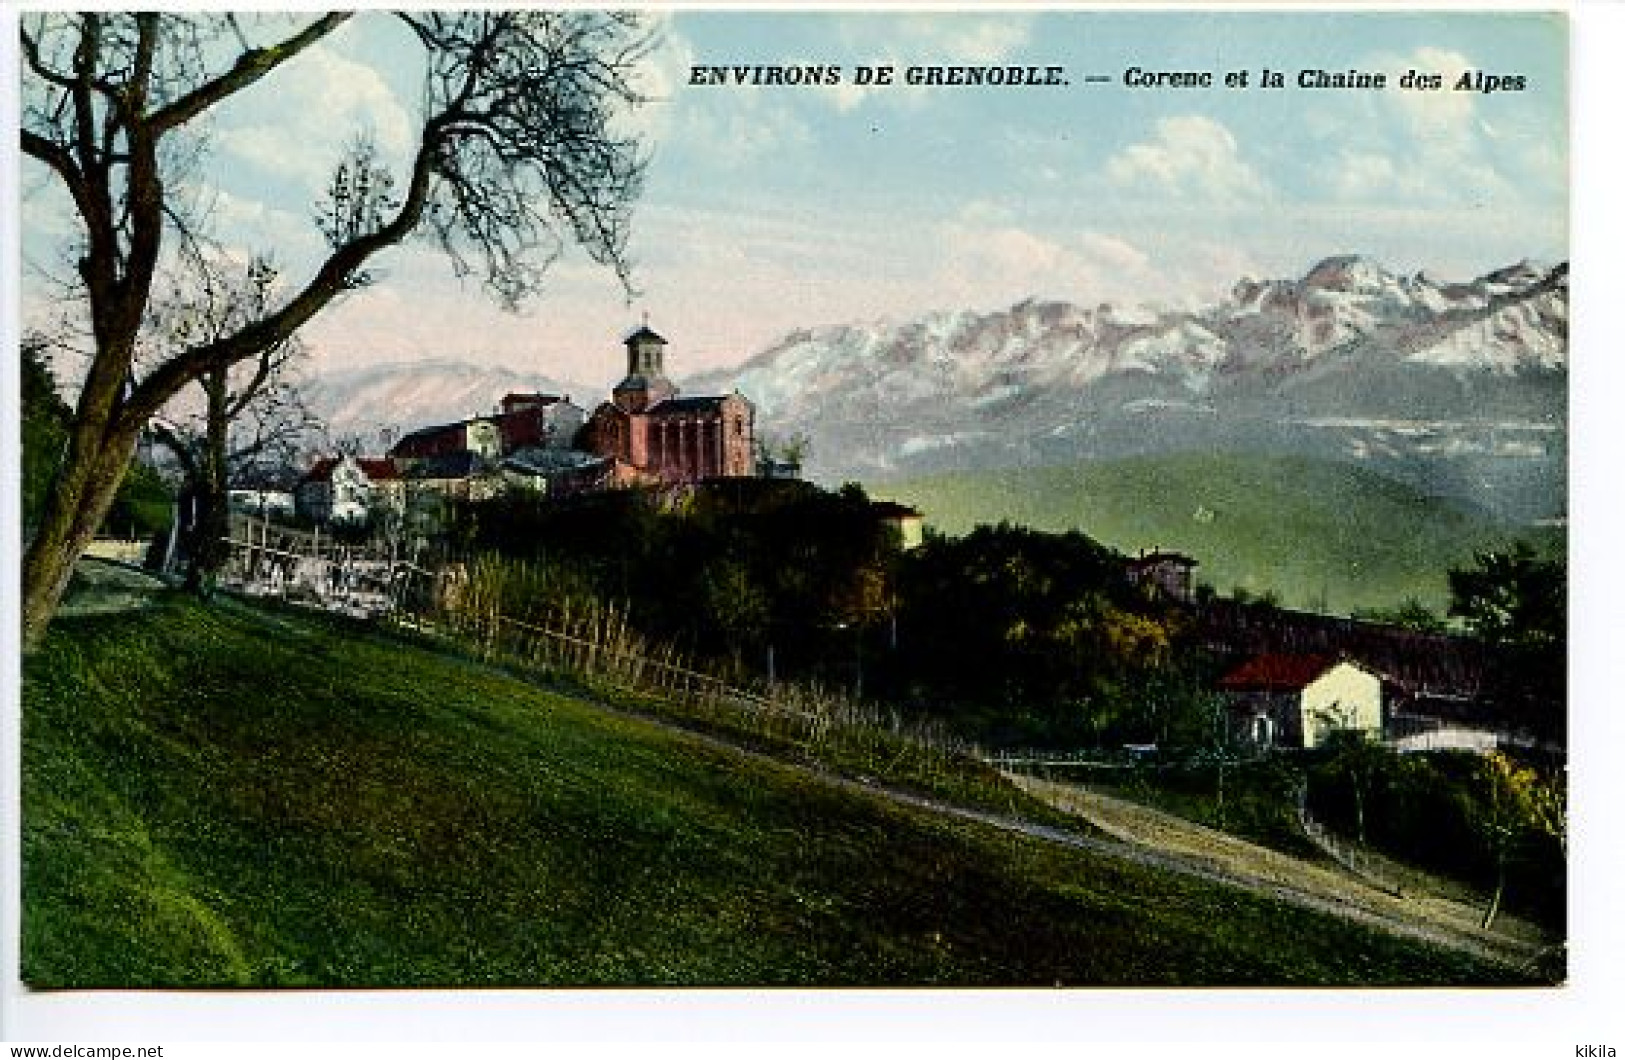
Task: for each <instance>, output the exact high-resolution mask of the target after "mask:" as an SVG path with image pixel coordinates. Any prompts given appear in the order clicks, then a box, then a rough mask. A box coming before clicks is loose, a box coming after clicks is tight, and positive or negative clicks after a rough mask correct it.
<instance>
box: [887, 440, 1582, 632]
mask: <svg viewBox="0 0 1625 1060" xmlns="http://www.w3.org/2000/svg"><path fill="white" fill-rule="evenodd" d="M871 491H872V492H873V493H874V494H875V495H876V496H879V497H888V498H894V499H896V500H899V501H903V502H906V503H908V504H911V505H914V506H916V507H918V508H920V509H921V510H922V512H923V513H924V514H925V518H926V525H927V526H929V527H933V528H935V529H937V530H938V531H940V532H943V533H949V534H959V533H964V532H965V531H967V530H969V529H971V528H972V527H974V526H975V525H977V524H978V523H998V522H1001V521H1009V522H1011V523H1016V524H1021V525H1025V526H1030V527H1033V528H1035V529H1039V530H1058V531H1060V530H1074V529H1075V530H1080V531H1082V532H1083V533H1085V534H1088V535H1089V536H1090V537H1093V538H1095V539H1096V540H1097V541H1100V542H1102V543H1103V544H1106V545H1110V546H1111V547H1113V548H1116V549H1118V550H1120V551H1122V552H1125V553H1129V554H1133V553H1135V552H1137V551H1139V550H1140V549H1151V548H1164V549H1176V550H1179V551H1182V552H1185V553H1187V554H1189V555H1190V556H1191V557H1192V558H1194V559H1196V560H1197V561H1198V563H1199V564H1200V565H1199V566H1198V567H1197V568H1196V571H1195V577H1196V579H1197V580H1198V581H1199V582H1205V583H1206V584H1208V585H1210V586H1212V587H1213V588H1214V589H1215V590H1217V591H1218V592H1220V593H1224V594H1228V593H1230V592H1231V591H1232V590H1233V589H1235V588H1237V587H1240V588H1242V589H1245V590H1246V591H1247V592H1248V593H1250V594H1252V595H1255V596H1256V595H1260V594H1262V593H1266V592H1273V593H1275V594H1276V595H1277V596H1278V597H1279V600H1280V603H1281V604H1283V605H1284V606H1287V607H1293V608H1312V609H1317V610H1318V609H1321V608H1322V605H1324V609H1325V610H1326V611H1327V612H1328V613H1333V614H1347V613H1349V612H1350V611H1353V610H1356V609H1362V608H1391V607H1394V606H1396V605H1398V604H1400V603H1402V602H1404V601H1406V600H1408V599H1416V600H1419V601H1421V602H1422V603H1424V604H1426V605H1427V606H1428V607H1430V608H1431V609H1433V610H1434V611H1435V612H1436V613H1437V614H1439V615H1441V616H1442V615H1443V614H1444V612H1445V609H1446V607H1447V606H1448V603H1449V585H1448V582H1447V580H1446V572H1447V571H1448V570H1449V569H1450V568H1451V567H1459V566H1470V565H1471V564H1472V560H1473V552H1474V550H1475V549H1485V548H1493V547H1498V546H1502V545H1505V544H1506V543H1508V542H1509V541H1511V540H1512V539H1514V538H1516V537H1518V536H1520V534H1519V531H1518V528H1515V527H1512V526H1509V525H1507V524H1505V523H1502V522H1500V521H1498V520H1496V519H1495V518H1493V517H1492V516H1490V515H1489V514H1488V513H1485V512H1483V511H1479V510H1475V509H1473V508H1471V507H1468V506H1466V505H1463V504H1460V503H1458V502H1455V501H1451V500H1446V499H1443V498H1438V497H1429V496H1426V495H1425V494H1423V493H1421V492H1419V491H1417V490H1415V489H1413V488H1411V487H1409V486H1407V485H1405V484H1403V483H1400V482H1397V481H1395V480H1393V479H1390V478H1386V477H1384V476H1381V475H1377V474H1374V473H1372V472H1369V471H1366V470H1364V469H1361V468H1358V467H1354V466H1352V465H1348V464H1341V463H1336V462H1332V461H1326V460H1315V459H1307V458H1298V457H1288V456H1267V455H1262V454H1237V453H1187V454H1178V455H1173V456H1153V457H1135V458H1127V459H1120V460H1110V461H1100V462H1091V463H1080V464H1070V465H1063V466H1054V467H1028V468H1013V469H1008V470H999V471H976V472H954V473H946V474H940V475H932V476H928V477H921V478H914V479H906V480H898V481H888V482H885V483H876V484H874V485H873V487H872V490H871ZM1523 536H1529V535H1527V534H1525V535H1523ZM1534 537H1535V539H1536V540H1539V541H1541V542H1542V543H1543V544H1545V545H1546V546H1547V547H1553V546H1554V545H1555V543H1556V542H1557V541H1558V540H1559V538H1558V533H1557V532H1555V531H1551V530H1542V531H1539V532H1538V533H1536V534H1535V535H1534Z"/></svg>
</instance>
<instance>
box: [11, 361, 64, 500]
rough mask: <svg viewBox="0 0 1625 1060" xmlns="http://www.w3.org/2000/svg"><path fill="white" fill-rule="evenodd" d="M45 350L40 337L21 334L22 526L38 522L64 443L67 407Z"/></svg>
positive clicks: (60, 460) (58, 464) (60, 461)
mask: <svg viewBox="0 0 1625 1060" xmlns="http://www.w3.org/2000/svg"><path fill="white" fill-rule="evenodd" d="M45 351H46V344H45V342H44V340H42V339H39V338H38V337H34V336H27V337H24V339H23V343H22V369H21V370H22V388H21V402H20V404H21V413H22V465H23V466H22V473H23V497H22V502H23V503H22V507H23V525H24V526H33V525H34V523H35V522H37V521H38V519H39V515H40V511H41V509H42V508H43V507H44V506H45V498H46V496H47V495H48V494H49V492H50V489H51V479H52V478H53V477H54V476H55V475H56V469H57V467H58V466H60V464H61V463H62V457H63V453H64V452H65V450H66V448H67V444H68V420H69V417H70V416H71V410H70V409H69V408H68V406H67V403H66V402H64V401H63V400H62V397H61V395H60V394H59V393H58V392H57V388H56V379H55V377H54V376H53V375H52V374H51V367H50V365H49V364H48V363H47V362H46V358H45Z"/></svg>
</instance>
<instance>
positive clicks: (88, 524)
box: [22, 432, 136, 653]
mask: <svg viewBox="0 0 1625 1060" xmlns="http://www.w3.org/2000/svg"><path fill="white" fill-rule="evenodd" d="M85 433H89V432H85ZM135 445H136V435H135V433H134V432H131V433H130V434H129V436H128V437H123V436H114V437H113V438H112V439H110V440H108V441H107V442H105V443H104V444H102V445H100V446H94V447H90V448H89V449H88V451H87V449H86V447H84V446H83V445H81V444H80V440H79V438H77V437H76V438H75V441H74V444H73V445H72V446H71V447H70V449H69V453H68V460H67V463H65V464H64V465H63V467H62V470H61V471H60V472H59V473H58V475H57V478H56V481H55V482H54V483H52V489H51V495H50V497H49V498H47V500H46V502H45V511H44V513H43V514H42V516H41V517H40V524H39V529H38V531H37V532H36V533H35V535H34V540H33V541H31V542H30V543H29V545H28V550H27V552H25V553H24V555H23V571H22V582H23V584H22V595H23V600H22V646H23V651H24V652H25V653H26V652H31V651H33V650H35V649H36V648H38V647H39V645H40V643H41V641H43V640H44V639H45V630H46V628H47V627H48V626H49V625H50V624H51V619H52V618H53V617H55V615H56V611H57V608H58V606H60V605H61V603H62V595H63V593H65V592H66V591H67V588H68V582H69V580H70V579H72V577H73V569H74V566H75V564H77V563H78V562H79V557H81V556H83V555H84V554H85V549H87V548H88V547H90V543H91V541H92V540H94V538H95V537H96V531H97V530H98V529H100V527H101V524H102V520H103V519H104V518H105V517H106V516H107V512H108V509H110V508H111V507H112V506H113V500H114V498H115V497H117V496H118V488H119V484H120V483H121V482H123V481H124V473H125V471H126V470H127V469H128V468H129V466H130V459H131V458H132V457H133V456H134V455H135Z"/></svg>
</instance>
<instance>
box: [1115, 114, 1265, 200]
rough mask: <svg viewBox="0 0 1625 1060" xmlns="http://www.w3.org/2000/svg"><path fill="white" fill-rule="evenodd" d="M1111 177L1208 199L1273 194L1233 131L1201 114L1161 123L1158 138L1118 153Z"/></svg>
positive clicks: (1128, 184)
mask: <svg viewBox="0 0 1625 1060" xmlns="http://www.w3.org/2000/svg"><path fill="white" fill-rule="evenodd" d="M1106 175H1107V176H1108V177H1109V178H1110V179H1111V180H1112V182H1113V183H1115V184H1117V185H1119V186H1121V187H1125V188H1136V187H1144V188H1146V190H1148V191H1152V192H1156V193H1163V194H1173V195H1181V196H1185V197H1189V198H1201V199H1207V200H1244V199H1253V198H1257V197H1259V196H1260V195H1262V194H1264V193H1265V192H1266V191H1267V190H1268V183H1267V182H1266V181H1265V180H1264V178H1263V177H1262V176H1260V175H1259V174H1258V172H1257V171H1255V170H1254V169H1253V168H1252V167H1251V166H1250V165H1248V164H1247V163H1246V162H1245V161H1243V159H1242V158H1241V152H1240V146H1239V144H1237V142H1236V138H1235V136H1233V135H1232V134H1231V132H1230V130H1229V129H1227V128H1225V126H1223V125H1222V124H1220V123H1219V122H1216V121H1214V120H1213V119H1212V118H1207V117H1202V116H1200V115H1185V116H1180V117H1173V118H1164V119H1162V120H1161V121H1159V122H1157V130H1156V138H1155V140H1154V141H1152V142H1151V143H1142V144H1134V145H1132V146H1130V147H1126V148H1124V149H1123V150H1122V151H1120V152H1118V153H1117V154H1116V155H1114V156H1113V157H1112V158H1111V159H1110V160H1108V162H1107V163H1106Z"/></svg>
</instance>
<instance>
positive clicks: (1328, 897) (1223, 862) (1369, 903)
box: [1005, 773, 1549, 967]
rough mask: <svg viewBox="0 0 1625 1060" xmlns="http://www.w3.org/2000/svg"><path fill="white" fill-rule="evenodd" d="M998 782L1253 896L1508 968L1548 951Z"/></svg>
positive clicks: (1094, 807)
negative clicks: (1353, 921) (1332, 915)
mask: <svg viewBox="0 0 1625 1060" xmlns="http://www.w3.org/2000/svg"><path fill="white" fill-rule="evenodd" d="M1005 776H1006V778H1007V779H1009V780H1010V782H1011V783H1013V784H1015V785H1016V786H1017V787H1019V788H1021V789H1022V790H1023V791H1026V792H1027V793H1028V794H1030V795H1032V796H1034V797H1035V798H1038V799H1041V800H1042V801H1044V802H1046V803H1049V804H1050V805H1051V806H1054V807H1056V808H1057V809H1060V810H1064V811H1066V812H1067V813H1071V814H1075V815H1077V816H1078V817H1079V818H1081V819H1082V820H1085V821H1087V822H1089V823H1090V824H1092V825H1094V826H1095V827H1096V828H1098V829H1100V830H1101V831H1102V832H1104V833H1106V834H1107V835H1109V836H1111V837H1113V838H1114V839H1116V840H1118V841H1119V842H1122V843H1124V844H1127V845H1130V846H1132V847H1136V848H1139V849H1142V850H1147V851H1155V852H1157V853H1158V854H1160V855H1162V856H1163V857H1165V858H1167V859H1169V860H1171V861H1173V862H1176V863H1178V864H1181V865H1184V866H1187V867H1189V868H1190V869H1193V870H1202V871H1204V872H1205V873H1208V874H1213V875H1214V876H1216V877H1217V878H1224V879H1228V880H1230V881H1232V882H1234V883H1235V884H1236V885H1238V886H1241V887H1245V888H1247V889H1248V890H1252V891H1254V892H1259V893H1268V894H1272V895H1275V896H1277V897H1281V898H1283V899H1284V900H1288V901H1295V902H1297V903H1298V904H1311V905H1314V906H1315V907H1317V908H1324V909H1328V911H1331V912H1334V913H1336V914H1337V915H1340V916H1345V917H1348V918H1350V919H1358V920H1362V921H1364V922H1367V923H1372V924H1375V925H1377V926H1380V927H1383V928H1384V929H1386V930H1393V931H1398V932H1400V933H1402V934H1408V935H1412V936H1415V937H1418V938H1424V939H1428V940H1429V941H1432V942H1436V943H1439V944H1440V945H1445V946H1450V947H1451V948H1454V949H1460V950H1466V951H1468V952H1471V953H1474V954H1477V955H1478V956H1481V957H1485V958H1487V959H1489V960H1493V961H1496V962H1497V963H1500V964H1506V965H1511V966H1513V967H1520V966H1525V965H1529V964H1531V963H1532V962H1534V961H1535V960H1536V959H1537V958H1538V957H1539V956H1540V954H1541V953H1542V952H1543V951H1544V950H1545V949H1547V948H1548V946H1549V941H1548V940H1546V939H1544V938H1542V936H1541V934H1540V932H1539V931H1538V930H1537V929H1535V928H1534V927H1532V926H1531V925H1528V924H1525V923H1521V922H1519V921H1517V920H1515V919H1513V918H1510V917H1502V918H1500V920H1498V921H1497V924H1496V927H1495V928H1494V929H1493V930H1489V931H1486V930H1484V929H1483V928H1481V927H1479V919H1480V911H1479V910H1478V909H1476V908H1474V907H1472V906H1470V905H1467V904H1465V903H1463V902H1459V901H1453V900H1451V899H1447V898H1442V897H1438V896H1435V895H1428V894H1420V893H1416V894H1406V895H1404V896H1403V897H1400V896H1396V895H1393V894H1390V893H1388V892H1387V891H1383V890H1380V889H1379V888H1377V887H1374V886H1371V885H1370V884H1368V883H1366V882H1364V881H1363V880H1360V879H1358V878H1357V877H1355V876H1353V875H1351V874H1350V873H1348V872H1345V871H1343V870H1342V869H1340V868H1337V867H1334V866H1328V865H1324V864H1320V863H1317V862H1313V861H1309V860H1306V859H1303V858H1297V857H1293V856H1291V855H1289V854H1283V853H1281V852H1279V851H1275V850H1270V849H1269V848H1267V847H1262V846H1258V845H1257V844H1254V843H1249V842H1247V841H1246V840H1243V839H1238V838H1237V837H1235V836H1232V835H1229V834H1227V833H1224V832H1219V831H1216V830H1214V829H1211V828H1204V827H1203V826H1201V825H1198V824H1195V823H1193V822H1190V821H1187V820H1184V819H1183V818H1180V817H1176V816H1174V815H1172V814H1167V813H1163V812H1161V811H1159V810H1154V809H1151V808H1150V807H1147V806H1143V805H1141V804H1139V803H1135V802H1129V801H1127V800H1124V799H1117V798H1112V797H1110V796H1107V795H1100V794H1096V793H1094V792H1090V791H1087V790H1085V789H1083V788H1079V787H1075V786H1073V785H1069V784H1060V783H1056V782H1054V781H1045V780H1038V779H1036V778H1034V777H1027V776H1023V775H1021V774H1017V773H1006V774H1005Z"/></svg>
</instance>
